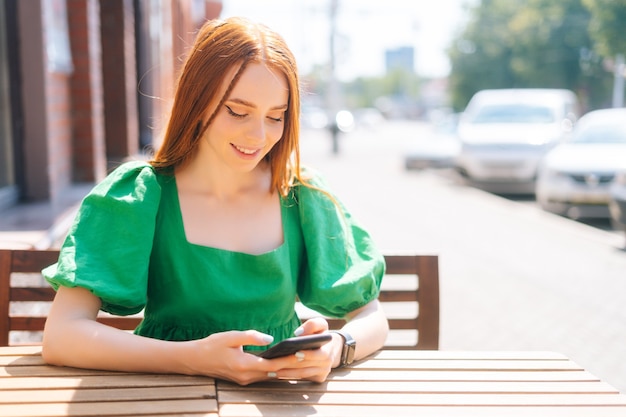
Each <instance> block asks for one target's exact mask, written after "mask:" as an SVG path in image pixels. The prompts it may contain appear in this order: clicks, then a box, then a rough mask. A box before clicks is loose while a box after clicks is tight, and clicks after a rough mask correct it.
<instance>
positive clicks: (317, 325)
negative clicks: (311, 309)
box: [294, 317, 328, 336]
mask: <svg viewBox="0 0 626 417" xmlns="http://www.w3.org/2000/svg"><path fill="white" fill-rule="evenodd" d="M327 330H328V322H327V321H326V319H324V318H323V317H313V318H311V319H309V320H307V321H305V322H304V323H302V325H301V326H300V327H298V328H297V329H296V330H295V332H294V334H295V335H296V336H302V335H306V334H314V333H323V332H325V331H327Z"/></svg>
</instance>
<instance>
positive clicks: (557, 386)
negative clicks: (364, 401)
mask: <svg viewBox="0 0 626 417" xmlns="http://www.w3.org/2000/svg"><path fill="white" fill-rule="evenodd" d="M279 384H280V383H279ZM276 390H289V392H296V393H306V394H310V393H323V392H346V393H353V392H373V393H382V392H392V393H411V392H412V393H450V392H454V393H491V394H501V393H526V394H532V393H535V394H540V393H544V394H547V393H562V394H576V393H578V394H585V393H603V394H617V393H618V391H617V390H616V389H615V388H613V387H612V386H611V385H609V384H607V383H604V382H600V381H584V382H577V381H560V382H551V381H496V382H494V381H490V382H484V381H337V380H333V381H328V382H325V383H323V384H298V383H296V384H290V385H289V386H286V385H284V384H283V385H282V386H281V385H277V383H272V382H264V383H257V384H253V385H251V386H248V387H239V386H237V385H235V384H232V385H225V384H220V392H222V393H224V392H227V391H238V392H241V393H242V395H246V394H247V393H249V392H272V391H276Z"/></svg>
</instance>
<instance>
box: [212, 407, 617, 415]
mask: <svg viewBox="0 0 626 417" xmlns="http://www.w3.org/2000/svg"><path fill="white" fill-rule="evenodd" d="M624 411H626V410H625V409H624V407H621V406H617V407H615V406H603V407H587V406H575V407H574V406H571V407H568V406H565V407H551V406H550V407H538V406H525V407H515V408H511V407H498V406H489V407H481V406H467V407H448V406H433V407H420V408H419V409H416V408H415V407H412V406H388V405H375V406H372V405H350V406H336V405H315V406H307V407H299V408H294V407H293V406H290V405H281V404H272V405H257V404H225V405H223V406H221V407H220V417H307V416H308V417H310V416H315V417H381V416H393V417H624V416H625V415H626V414H624Z"/></svg>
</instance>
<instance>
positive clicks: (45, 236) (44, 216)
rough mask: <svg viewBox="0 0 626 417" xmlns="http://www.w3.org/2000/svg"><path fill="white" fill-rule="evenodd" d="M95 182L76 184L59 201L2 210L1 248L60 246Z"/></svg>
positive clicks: (22, 205) (0, 216)
mask: <svg viewBox="0 0 626 417" xmlns="http://www.w3.org/2000/svg"><path fill="white" fill-rule="evenodd" d="M92 187H93V184H90V183H88V184H76V185H73V186H71V187H70V188H68V189H67V190H65V191H64V192H63V195H62V197H61V198H60V199H59V201H58V202H56V203H54V204H53V203H51V202H49V201H44V202H32V203H20V204H18V205H16V206H14V207H10V208H8V209H7V210H4V211H2V212H0V248H11V249H48V248H55V247H56V248H58V247H60V245H61V244H62V243H63V239H64V238H65V234H66V233H67V230H68V229H69V227H70V226H71V224H72V221H73V220H74V216H75V215H76V210H77V209H78V205H79V204H80V202H81V200H82V199H83V197H84V196H85V195H86V194H87V193H88V192H89V191H90V190H91V188H92Z"/></svg>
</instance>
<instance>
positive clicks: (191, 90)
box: [151, 18, 304, 195]
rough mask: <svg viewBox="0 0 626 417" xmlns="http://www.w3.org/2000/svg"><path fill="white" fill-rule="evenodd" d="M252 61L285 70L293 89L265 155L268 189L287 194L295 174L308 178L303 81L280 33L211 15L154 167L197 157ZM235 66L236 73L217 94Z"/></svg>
mask: <svg viewBox="0 0 626 417" xmlns="http://www.w3.org/2000/svg"><path fill="white" fill-rule="evenodd" d="M250 63H260V64H263V65H266V66H267V67H268V68H270V69H271V70H273V71H276V72H277V73H280V74H282V75H283V76H284V78H285V80H286V82H287V87H288V90H289V93H288V94H289V98H288V108H287V111H286V112H285V121H284V123H285V124H284V130H283V135H282V137H281V139H280V140H279V141H278V142H277V143H276V145H274V147H273V148H272V149H271V150H270V152H269V153H268V154H267V155H266V159H267V161H268V163H269V166H270V169H271V174H272V180H271V186H270V191H273V190H276V191H278V192H279V193H281V194H282V195H286V194H287V192H288V190H289V188H290V187H291V185H292V184H293V182H294V179H296V178H297V179H298V180H299V181H300V182H304V181H302V178H301V177H300V152H299V130H300V121H299V115H300V85H299V80H298V69H297V66H296V61H295V58H294V56H293V54H292V52H291V51H290V50H289V47H288V46H287V44H286V43H285V41H284V39H283V38H282V37H281V36H280V35H278V34H277V33H276V32H274V31H272V30H271V29H269V28H268V27H266V26H264V25H261V24H257V23H252V22H250V21H249V20H246V19H243V18H229V19H226V20H210V21H208V22H206V23H205V24H204V25H203V26H202V28H201V29H200V31H199V32H198V35H197V37H196V40H195V43H194V45H193V47H192V49H191V51H190V52H189V54H188V56H187V58H186V61H185V64H184V66H183V69H182V71H181V73H180V76H179V79H178V83H177V88H176V93H175V95H174V102H173V106H172V110H171V114H170V118H169V122H168V124H167V127H166V130H165V135H164V137H163V143H162V145H161V147H160V148H159V150H158V151H157V153H156V155H155V156H154V158H153V159H152V161H151V164H152V165H153V166H154V167H155V168H157V169H166V170H170V169H172V170H173V168H176V167H178V166H182V165H184V164H185V163H186V162H188V161H189V160H190V159H191V158H193V156H194V155H195V154H196V152H197V151H198V144H199V140H200V138H201V137H202V135H203V133H204V132H205V131H206V129H207V128H208V127H209V125H210V124H211V122H212V121H213V119H214V117H215V115H216V113H217V112H218V111H219V109H220V108H221V106H222V105H223V103H224V102H225V101H226V100H227V99H228V96H229V94H230V92H231V91H232V89H233V88H234V86H235V85H236V83H237V81H238V80H239V77H240V76H241V74H242V73H243V71H244V70H245V69H246V66H247V65H248V64H250ZM233 69H235V76H234V77H233V79H232V80H231V81H230V82H229V84H228V85H227V87H226V90H225V93H224V94H223V95H222V96H221V97H219V96H218V95H219V93H220V92H221V91H223V88H224V87H223V86H225V85H226V82H228V80H227V78H226V77H227V75H228V74H229V72H231V71H232V70H233ZM216 103H217V104H216ZM212 106H215V107H212ZM211 108H213V109H214V110H213V113H212V114H211V115H210V117H209V118H208V120H207V119H206V115H207V111H209V109H211ZM205 120H207V121H206V123H205V122H204V121H205Z"/></svg>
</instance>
